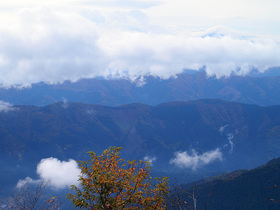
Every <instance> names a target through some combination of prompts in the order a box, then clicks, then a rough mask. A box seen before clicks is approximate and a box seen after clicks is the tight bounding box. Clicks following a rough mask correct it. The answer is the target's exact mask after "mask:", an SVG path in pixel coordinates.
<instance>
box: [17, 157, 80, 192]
mask: <svg viewBox="0 0 280 210" xmlns="http://www.w3.org/2000/svg"><path fill="white" fill-rule="evenodd" d="M37 174H38V175H39V179H37V180H34V179H32V178H30V177H26V178H25V179H24V180H19V181H18V183H17V187H21V186H23V185H24V184H26V183H29V184H38V183H40V182H41V181H43V182H45V183H48V186H50V187H53V188H55V189H63V188H67V187H70V185H78V178H79V175H80V169H79V167H78V164H77V162H76V161H75V160H72V159H70V160H68V161H60V160H58V159H57V158H52V157H51V158H46V159H42V160H41V161H40V162H39V163H38V165H37Z"/></svg>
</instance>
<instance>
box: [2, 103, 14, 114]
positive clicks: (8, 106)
mask: <svg viewBox="0 0 280 210" xmlns="http://www.w3.org/2000/svg"><path fill="white" fill-rule="evenodd" d="M15 109H16V108H14V107H13V105H12V104H10V103H8V102H5V101H0V112H9V111H14V110H15Z"/></svg>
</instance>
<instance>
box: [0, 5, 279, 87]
mask: <svg viewBox="0 0 280 210" xmlns="http://www.w3.org/2000/svg"><path fill="white" fill-rule="evenodd" d="M98 15H99V16H100V17H102V18H103V19H102V18H101V19H102V21H103V22H102V23H100V21H97V20H96V19H94V18H89V17H87V16H86V15H84V14H81V13H80V14H79V13H64V12H61V11H60V12H58V11H55V10H52V9H49V8H28V9H22V10H19V13H18V18H19V20H20V21H18V22H17V24H12V25H9V26H0V73H1V79H0V83H2V85H4V86H11V85H28V84H32V83H36V82H42V81H43V82H46V83H59V82H63V81H65V80H70V81H77V80H79V79H81V78H92V77H97V76H102V77H105V78H112V79H114V78H127V79H130V80H132V81H135V80H137V79H138V80H139V78H140V82H141V81H142V80H141V78H143V77H145V76H148V75H151V76H155V77H160V78H163V79H166V78H169V77H172V76H175V75H176V74H179V73H181V72H183V70H184V69H194V70H199V69H201V68H204V67H205V70H206V72H207V74H208V75H210V76H211V75H216V76H217V77H222V76H230V75H231V74H238V75H245V74H247V73H249V72H250V71H251V70H252V69H254V68H255V69H258V70H259V71H265V70H266V69H268V68H270V67H275V66H280V60H279V56H278V55H279V54H280V43H279V42H277V41H275V40H273V39H264V38H258V37H250V36H243V35H238V33H237V32H232V31H231V30H224V28H223V27H216V28H213V29H211V30H210V32H209V30H206V31H202V32H201V33H189V32H188V33H187V32H184V31H182V32H180V33H178V34H176V33H172V32H169V31H164V30H158V31H153V30H152V28H153V27H152V25H151V23H150V20H149V19H147V17H146V18H145V15H144V14H142V13H141V12H139V11H138V12H137V11H135V12H131V13H126V14H125V15H124V14H118V17H119V18H115V16H114V15H112V14H111V15H108V14H107V15H105V14H102V13H100V14H98ZM123 18H125V19H128V20H130V21H131V23H130V24H129V25H125V23H127V21H123V20H124V19H123ZM118 19H119V20H118ZM98 20H100V18H98ZM132 20H133V21H132ZM112 21H113V22H115V21H118V24H117V25H118V27H113V26H112V25H110V24H109V23H110V22H112ZM143 21H145V25H146V26H147V28H149V32H147V30H146V29H145V28H139V26H141V25H142V24H141V23H143ZM133 24H135V28H136V29H135V30H134V29H132V28H131V27H132V26H133Z"/></svg>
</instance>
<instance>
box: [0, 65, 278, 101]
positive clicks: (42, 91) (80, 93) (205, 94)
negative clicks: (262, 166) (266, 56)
mask: <svg viewBox="0 0 280 210" xmlns="http://www.w3.org/2000/svg"><path fill="white" fill-rule="evenodd" d="M279 72H280V70H279V68H275V69H271V70H270V71H267V72H265V73H263V74H260V73H256V72H252V73H251V74H250V75H248V76H231V77H229V78H220V79H217V78H216V77H208V76H207V75H206V73H205V71H199V72H196V71H186V72H185V73H182V74H178V75H176V77H173V78H170V79H165V80H163V79H160V78H155V77H152V76H147V77H145V84H142V83H139V81H137V80H136V81H135V82H131V81H130V80H126V79H111V80H107V79H83V80H80V81H77V82H73V83H72V82H69V81H66V82H64V83H62V84H52V85H49V84H45V83H38V84H33V85H32V88H21V89H18V88H10V89H5V88H0V99H1V100H3V101H7V102H9V103H12V104H20V105H35V106H46V105H48V104H52V103H56V102H59V101H62V100H67V101H68V102H80V103H86V104H100V105H106V106H119V105H124V104H131V103H135V102H137V103H143V104H148V105H158V104H160V103H166V102H169V101H190V100H198V99H205V98H213V99H215V98H217V99H222V100H227V101H237V102H240V103H247V104H256V105H278V104H280V90H279V86H280V75H279ZM139 84H141V85H140V86H139Z"/></svg>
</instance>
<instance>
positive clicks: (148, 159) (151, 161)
mask: <svg viewBox="0 0 280 210" xmlns="http://www.w3.org/2000/svg"><path fill="white" fill-rule="evenodd" d="M156 160H157V158H156V157H155V156H149V155H146V156H145V157H144V161H148V162H150V163H151V165H153V163H154V162H155V161H156Z"/></svg>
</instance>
